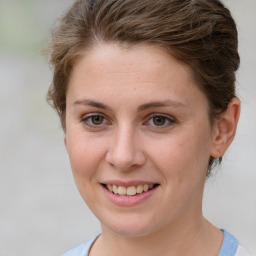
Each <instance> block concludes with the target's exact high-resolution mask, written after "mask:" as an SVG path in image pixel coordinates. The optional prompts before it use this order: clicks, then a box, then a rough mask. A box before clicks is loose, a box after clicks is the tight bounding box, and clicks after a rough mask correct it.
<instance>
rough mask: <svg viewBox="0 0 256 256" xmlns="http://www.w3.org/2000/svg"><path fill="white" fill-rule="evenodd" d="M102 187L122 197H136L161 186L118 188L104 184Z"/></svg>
mask: <svg viewBox="0 0 256 256" xmlns="http://www.w3.org/2000/svg"><path fill="white" fill-rule="evenodd" d="M102 185H103V186H104V187H105V188H106V189H107V190H109V191H110V192H112V193H113V194H116V195H120V196H135V195H138V194H143V193H145V192H148V191H150V190H152V189H154V188H156V187H157V186H159V184H141V185H137V186H129V187H125V186H117V185H114V184H102Z"/></svg>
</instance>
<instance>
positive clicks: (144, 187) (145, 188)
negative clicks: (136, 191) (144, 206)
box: [143, 184, 149, 192]
mask: <svg viewBox="0 0 256 256" xmlns="http://www.w3.org/2000/svg"><path fill="white" fill-rule="evenodd" d="M148 187H149V185H148V184H145V185H144V186H143V190H144V192H147V191H148Z"/></svg>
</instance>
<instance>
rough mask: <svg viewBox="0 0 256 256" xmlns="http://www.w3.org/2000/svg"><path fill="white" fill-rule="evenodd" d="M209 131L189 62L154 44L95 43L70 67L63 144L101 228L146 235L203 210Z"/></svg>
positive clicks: (205, 107) (188, 219) (190, 219)
mask: <svg viewBox="0 0 256 256" xmlns="http://www.w3.org/2000/svg"><path fill="white" fill-rule="evenodd" d="M211 131H212V130H211V127H210V124H209V118H208V104H207V99H206V96H205V95H204V94H203V93H202V92H201V91H200V90H199V89H198V87H197V85H196V84H195V82H194V81H193V79H192V75H191V73H190V71H189V69H188V68H187V67H186V66H185V65H184V64H182V63H180V62H178V61H177V60H176V59H174V58H172V57H171V56H170V55H169V54H167V53H166V52H164V51H163V50H161V49H159V48H157V47H154V46H149V45H141V46H135V47H133V48H130V49H123V48H120V47H119V46H118V45H115V44H99V45H97V46H95V48H93V49H92V50H90V51H89V52H87V53H85V54H84V55H83V56H82V57H81V58H80V59H79V60H78V61H77V63H76V65H75V67H74V70H73V73H72V77H71V80H70V84H69V88H68V91H67V109H66V137H65V145H66V148H67V151H68V154H69V157H70V161H71V166H72V170H73V174H74V178H75V181H76V184H77V187H78V189H79V191H80V193H81V195H82V197H83V199H84V200H85V202H86V203H87V204H88V206H89V207H90V208H91V210H92V212H93V213H94V214H95V215H96V217H98V218H99V220H100V221H101V223H102V227H103V230H105V231H106V230H107V231H113V232H115V233H118V234H119V235H122V236H143V235H147V234H152V233H154V232H158V231H161V230H163V229H168V228H172V229H173V228H180V227H181V226H182V225H184V226H185V225H188V223H191V222H193V221H195V220H196V219H198V218H199V217H201V200H202V193H203V186H204V181H205V175H206V171H207V167H208V161H209V157H210V154H211V150H212V147H213V143H212V139H211V138H212V137H211ZM111 190H114V191H111Z"/></svg>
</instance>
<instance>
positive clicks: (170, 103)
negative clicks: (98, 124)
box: [138, 100, 186, 111]
mask: <svg viewBox="0 0 256 256" xmlns="http://www.w3.org/2000/svg"><path fill="white" fill-rule="evenodd" d="M157 107H173V108H185V107H186V105H184V104H183V103H181V102H179V101H173V100H165V101H154V102H149V103H146V104H143V105H141V106H139V107H138V111H143V110H146V109H149V108H157Z"/></svg>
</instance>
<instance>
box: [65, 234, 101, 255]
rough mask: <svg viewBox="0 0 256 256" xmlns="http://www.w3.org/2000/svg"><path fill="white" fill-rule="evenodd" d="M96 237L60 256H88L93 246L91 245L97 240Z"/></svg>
mask: <svg viewBox="0 0 256 256" xmlns="http://www.w3.org/2000/svg"><path fill="white" fill-rule="evenodd" d="M98 236H99V235H98ZM98 236H96V237H93V238H92V239H90V240H89V241H87V242H85V243H83V244H80V245H78V246H76V247H75V248H73V249H71V250H69V251H67V252H66V253H64V254H62V256H88V255H89V251H90V249H91V246H92V245H93V243H94V242H95V240H96V239H97V237H98Z"/></svg>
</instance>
